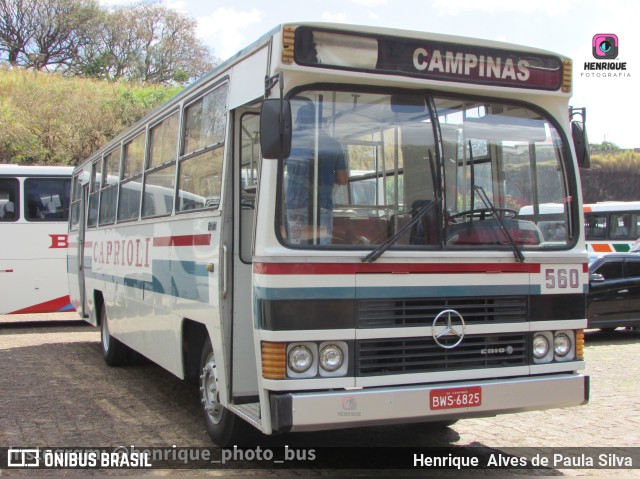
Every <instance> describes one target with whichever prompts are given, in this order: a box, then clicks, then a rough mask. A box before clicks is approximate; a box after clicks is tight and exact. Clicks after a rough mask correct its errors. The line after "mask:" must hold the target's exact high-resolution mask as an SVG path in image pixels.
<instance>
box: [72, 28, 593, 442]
mask: <svg viewBox="0 0 640 479" xmlns="http://www.w3.org/2000/svg"><path fill="white" fill-rule="evenodd" d="M570 95H571V61H570V60H568V59H567V58H564V57H561V56H559V55H556V54H553V53H549V52H545V51H541V50H536V49H533V48H528V47H522V46H515V45H508V44H503V43H495V42H489V41H485V40H479V39H468V38H461V37H451V36H442V35H433V34H427V33H421V32H409V31H402V30H389V29H382V28H370V27H358V26H347V25H332V24H287V25H282V26H279V27H277V28H276V29H274V30H273V31H271V32H269V33H267V34H266V35H265V36H263V37H262V38H260V39H259V40H258V41H256V42H255V43H254V44H252V45H251V46H249V47H248V48H246V49H245V50H243V51H241V52H239V53H238V54H237V55H236V56H234V57H233V58H231V59H230V60H228V61H227V62H225V63H223V64H222V65H220V66H219V67H217V68H216V69H215V70H213V71H212V72H211V73H210V74H208V75H207V76H205V77H204V78H202V79H201V80H199V81H198V82H196V83H195V84H193V85H191V86H189V87H188V88H186V89H185V90H184V91H183V92H181V93H180V94H178V95H177V96H176V97H175V98H173V99H172V100H170V101H169V102H167V103H166V104H164V105H162V106H161V107H159V108H158V109H156V110H155V111H154V112H152V113H151V114H149V115H148V116H146V117H145V118H143V119H142V120H140V121H139V122H138V123H136V124H135V125H133V126H132V127H131V128H129V129H128V130H127V131H124V132H122V133H121V134H120V135H119V136H118V137H116V138H115V139H114V140H113V141H111V142H109V143H108V144H106V145H105V146H104V147H102V148H101V149H100V150H99V151H97V152H95V153H94V154H92V155H91V156H90V157H89V158H88V159H87V160H86V161H85V162H83V163H81V164H80V165H79V166H78V167H77V169H76V171H75V172H74V177H73V190H72V214H71V218H70V222H69V225H70V229H69V234H70V238H69V248H68V254H69V260H68V266H69V281H70V290H71V294H72V297H73V299H74V301H75V302H77V304H78V308H77V310H78V312H79V313H80V315H82V317H84V318H86V320H87V321H89V322H90V323H91V324H93V325H95V326H98V327H100V330H101V333H102V342H101V344H102V351H103V355H104V358H105V360H106V361H107V363H108V364H110V365H120V364H124V363H126V362H127V361H128V359H129V357H130V353H131V351H132V350H134V351H137V352H139V353H141V354H143V355H144V356H146V357H147V358H149V359H151V360H153V361H155V362H156V363H157V364H159V365H160V366H162V367H164V368H166V369H167V370H168V371H170V372H172V373H173V374H175V375H176V376H178V377H180V378H193V379H196V380H198V381H199V383H200V391H201V400H202V408H203V415H204V419H205V423H206V426H207V430H208V432H209V434H210V435H211V437H212V439H213V440H214V441H215V442H216V443H218V444H230V443H233V442H234V441H236V440H238V438H239V437H240V436H241V434H242V431H243V428H244V427H245V426H246V423H248V424H251V425H253V426H254V427H256V428H257V429H259V430H260V431H262V432H263V433H265V434H271V433H282V432H288V431H307V430H320V429H340V428H344V427H354V426H363V425H375V424H391V423H408V422H418V421H438V422H443V423H450V422H453V421H455V420H458V419H460V418H465V417H478V416H493V415H497V414H503V413H514V412H519V411H527V410H534V409H545V408H557V407H567V406H577V405H580V404H584V403H586V402H587V401H588V397H589V386H588V384H589V383H588V377H587V376H585V375H584V374H582V373H581V371H582V370H583V369H584V367H585V363H584V357H583V356H584V349H583V346H584V340H583V328H585V327H586V325H587V322H586V319H585V318H586V316H585V294H586V291H587V284H588V274H587V271H588V270H587V263H586V261H587V257H586V251H585V241H584V228H583V225H584V223H583V217H582V205H581V193H580V187H579V176H578V167H579V165H580V164H582V163H583V162H584V161H585V160H586V159H587V157H586V156H585V148H584V146H585V141H584V135H583V129H582V127H583V125H581V124H580V123H579V122H573V123H571V122H570V119H569V110H568V108H569V107H568V99H569V97H570ZM103 178H107V179H109V180H107V181H103ZM140 186H141V187H140ZM160 192H163V193H162V194H161V193H160ZM550 202H554V203H561V204H562V205H563V211H562V214H561V215H560V217H561V221H562V224H563V226H564V228H565V230H566V235H565V237H564V240H562V241H554V242H552V243H550V242H547V241H544V238H543V236H542V232H541V231H540V229H539V228H538V227H537V226H536V224H535V223H534V222H532V221H529V220H526V219H521V218H519V217H518V211H519V209H520V208H522V207H523V206H525V205H539V204H542V203H550Z"/></svg>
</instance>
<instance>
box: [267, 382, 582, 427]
mask: <svg viewBox="0 0 640 479" xmlns="http://www.w3.org/2000/svg"><path fill="white" fill-rule="evenodd" d="M477 386H480V387H481V388H482V402H481V404H480V405H479V406H476V407H469V408H453V409H437V410H431V409H430V392H431V391H432V390H436V389H439V390H441V389H445V388H462V387H477ZM588 400H589V377H588V376H584V375H580V374H555V375H546V376H534V377H526V378H515V379H513V378H511V379H496V380H486V381H473V382H470V381H467V382H456V383H438V384H430V385H428V386H427V385H418V386H402V387H383V388H368V389H361V390H340V391H326V392H318V391H315V392H299V393H298V392H294V393H272V395H271V423H272V430H273V431H274V432H288V431H317V430H323V429H337V428H345V427H357V426H371V425H380V424H397V423H409V422H423V421H447V420H451V419H464V418H469V417H483V416H495V415H497V414H507V413H515V412H522V411H532V410H536V409H549V408H559V407H570V406H579V405H581V404H586V403H587V402H588Z"/></svg>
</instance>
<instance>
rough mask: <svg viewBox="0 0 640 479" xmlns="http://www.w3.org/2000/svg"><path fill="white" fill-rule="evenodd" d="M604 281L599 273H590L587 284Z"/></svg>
mask: <svg viewBox="0 0 640 479" xmlns="http://www.w3.org/2000/svg"><path fill="white" fill-rule="evenodd" d="M603 281H604V276H602V275H601V274H600V273H591V274H590V275H589V282H591V283H602V282H603Z"/></svg>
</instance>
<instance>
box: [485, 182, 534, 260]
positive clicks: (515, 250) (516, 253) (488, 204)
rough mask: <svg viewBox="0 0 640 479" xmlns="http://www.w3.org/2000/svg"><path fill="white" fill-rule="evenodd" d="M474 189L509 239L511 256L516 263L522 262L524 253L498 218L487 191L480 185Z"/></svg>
mask: <svg viewBox="0 0 640 479" xmlns="http://www.w3.org/2000/svg"><path fill="white" fill-rule="evenodd" d="M474 190H475V191H477V192H478V196H479V197H480V199H481V200H482V202H483V203H484V205H485V206H486V207H487V208H489V209H490V210H491V214H492V215H493V217H494V218H495V219H496V221H497V222H498V224H499V225H500V229H501V230H502V231H503V232H504V234H505V235H506V237H507V239H508V240H509V244H510V245H511V249H512V250H513V256H515V258H516V261H517V262H518V263H524V255H523V254H522V251H521V250H520V248H518V245H517V243H516V242H515V240H514V239H513V236H511V233H509V230H508V229H507V227H506V226H505V225H504V223H503V222H502V218H500V215H499V214H498V212H497V211H496V207H495V206H493V203H491V200H490V199H489V197H488V196H487V193H486V192H485V191H484V188H482V186H474Z"/></svg>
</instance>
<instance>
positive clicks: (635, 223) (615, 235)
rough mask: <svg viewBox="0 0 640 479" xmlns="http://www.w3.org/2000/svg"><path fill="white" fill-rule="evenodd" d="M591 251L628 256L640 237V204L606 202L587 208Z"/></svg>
mask: <svg viewBox="0 0 640 479" xmlns="http://www.w3.org/2000/svg"><path fill="white" fill-rule="evenodd" d="M584 223H585V225H584V226H585V235H586V240H587V249H588V250H589V252H592V253H599V254H603V253H626V252H628V251H630V250H631V247H632V246H633V245H634V243H636V241H637V240H638V238H640V201H602V202H598V203H591V204H585V205H584Z"/></svg>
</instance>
